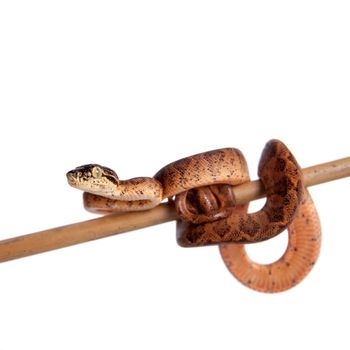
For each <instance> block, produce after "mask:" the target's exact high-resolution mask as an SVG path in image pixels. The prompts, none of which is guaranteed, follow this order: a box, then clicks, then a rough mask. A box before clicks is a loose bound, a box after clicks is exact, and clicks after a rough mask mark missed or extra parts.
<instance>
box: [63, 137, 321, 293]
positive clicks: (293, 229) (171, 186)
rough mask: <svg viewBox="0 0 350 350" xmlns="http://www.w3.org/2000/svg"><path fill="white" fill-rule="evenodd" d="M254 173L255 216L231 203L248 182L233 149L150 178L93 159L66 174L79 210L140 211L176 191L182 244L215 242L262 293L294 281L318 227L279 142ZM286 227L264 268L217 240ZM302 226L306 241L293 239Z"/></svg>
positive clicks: (254, 236)
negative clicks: (257, 183) (79, 196)
mask: <svg viewBox="0 0 350 350" xmlns="http://www.w3.org/2000/svg"><path fill="white" fill-rule="evenodd" d="M258 175H259V177H260V180H261V182H262V183H263V185H264V187H265V191H266V194H267V200H266V203H265V205H264V207H263V208H262V209H261V210H260V211H258V212H256V213H247V206H235V199H234V196H233V193H232V190H231V189H232V187H231V186H233V185H238V184H241V183H243V182H246V181H249V175H248V170H247V165H246V161H245V159H244V157H243V155H242V153H241V152H240V151H239V150H237V149H234V148H224V149H219V150H214V151H210V152H205V153H200V154H197V155H193V156H190V157H187V158H183V159H180V160H178V161H175V162H173V163H170V164H168V165H167V166H165V167H163V168H162V169H161V170H159V171H158V172H157V173H156V174H155V176H154V177H153V178H149V177H148V178H147V177H141V178H134V179H130V180H126V181H122V180H119V178H118V176H117V175H116V174H115V172H114V171H113V170H111V169H109V168H106V167H102V166H99V165H96V164H89V165H85V166H82V167H78V168H76V169H74V170H72V171H70V172H69V173H67V178H68V182H69V184H70V185H71V186H73V187H76V188H79V189H81V190H83V191H85V192H84V205H85V208H86V209H87V210H89V211H92V212H95V213H102V214H107V213H111V212H116V211H134V210H146V209H150V208H152V207H154V206H156V205H158V204H159V203H160V202H161V201H162V200H163V199H165V198H169V199H171V198H173V197H174V196H175V204H176V209H177V212H178V214H179V217H180V219H179V220H178V221H177V240H178V243H179V244H180V245H181V246H185V247H189V246H200V245H208V244H221V246H220V251H221V254H222V257H223V259H224V261H225V263H226V265H227V267H228V268H229V270H230V271H231V272H232V273H233V275H235V276H236V277H237V278H238V279H239V280H240V281H242V282H243V283H244V284H245V285H247V286H249V287H251V288H253V289H256V290H260V291H265V292H274V291H281V290H284V289H288V288H290V287H291V286H293V285H294V284H296V283H297V282H298V281H299V280H301V279H302V278H303V277H304V276H305V275H306V274H307V271H308V270H309V269H310V266H311V265H312V264H313V263H314V262H315V260H316V258H317V255H318V252H319V237H320V226H319V221H318V217H317V213H316V210H315V208H314V205H313V203H312V200H311V199H310V197H309V194H308V192H307V190H306V189H305V188H304V186H303V179H302V172H301V169H300V167H299V165H298V163H297V162H296V160H295V158H294V157H293V155H292V154H291V152H290V151H289V150H288V148H287V147H286V146H285V145H284V144H283V143H282V142H280V141H278V140H272V141H270V142H268V143H267V145H266V146H265V149H264V151H263V153H262V156H261V160H260V163H259V169H258ZM305 217H306V219H305ZM293 218H294V220H295V221H293V223H292V224H291V222H292V220H293ZM290 224H291V225H290ZM288 225H290V229H289V245H288V248H287V251H286V253H285V254H284V255H283V257H282V258H281V259H280V260H279V261H277V262H275V263H273V264H270V265H259V264H255V263H253V262H252V261H250V260H249V258H248V257H247V255H246V254H245V250H244V245H242V244H223V243H253V242H259V241H263V240H266V239H269V238H272V237H274V236H276V235H277V234H279V233H280V232H282V231H283V230H284V229H285V228H286V227H287V226H288ZM303 231H304V232H307V233H309V234H305V235H304V236H305V237H306V239H303V238H300V237H304V236H303V234H302V232H303ZM310 237H311V238H310ZM310 242H313V243H310ZM305 247H306V248H305ZM305 249H306V253H305ZM301 267H302V268H301ZM293 271H296V272H295V273H294V272H293ZM287 275H288V278H287V277H286V276H287ZM278 276H280V277H278ZM262 281H263V282H262ZM266 281H269V282H266Z"/></svg>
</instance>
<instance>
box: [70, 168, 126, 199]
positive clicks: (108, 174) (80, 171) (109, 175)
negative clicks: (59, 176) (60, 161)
mask: <svg viewBox="0 0 350 350" xmlns="http://www.w3.org/2000/svg"><path fill="white" fill-rule="evenodd" d="M67 180H68V183H69V185H70V186H72V187H74V188H77V189H79V190H82V191H85V192H89V193H93V194H97V195H100V196H109V195H110V194H111V193H113V191H115V188H116V187H117V186H118V184H119V178H118V175H117V174H116V173H115V172H114V171H113V170H112V169H109V168H107V167H105V166H101V165H98V164H86V165H82V166H79V167H77V168H75V169H73V170H71V171H69V172H68V173H67Z"/></svg>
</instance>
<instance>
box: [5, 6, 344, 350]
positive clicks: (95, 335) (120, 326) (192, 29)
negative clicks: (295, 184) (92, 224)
mask: <svg viewBox="0 0 350 350" xmlns="http://www.w3.org/2000/svg"><path fill="white" fill-rule="evenodd" d="M349 15H350V9H349V5H348V3H347V2H345V1H344V2H341V1H339V2H316V1H294V2H293V3H281V2H277V1H270V2H258V1H253V2H229V1H221V2H207V1H204V2H199V1H177V2H176V3H169V2H164V1H148V2H141V1H136V2H121V1H119V2H103V3H101V2H90V1H87V2H86V1H84V2H82V1H69V2H68V1H61V2H59V3H51V2H49V3H48V2H44V1H32V2H24V1H13V2H6V1H5V2H2V3H1V4H0V117H1V128H0V133H1V134H0V136H1V137H0V147H1V155H2V157H1V168H0V169H1V170H0V182H1V184H2V190H1V198H2V201H1V212H2V220H1V234H0V238H1V239H5V238H8V237H12V236H16V235H19V234H25V233H29V232H34V231H38V230H42V229H46V228H50V227H55V226H60V225H64V224H68V223H72V222H77V221H81V220H85V219H89V218H91V217H93V216H92V215H91V214H89V213H86V212H84V210H83V208H82V203H81V194H80V193H78V191H75V190H74V189H72V188H69V187H68V185H67V184H66V179H65V172H66V171H68V170H70V169H71V168H74V167H75V166H77V165H81V164H84V163H89V162H97V163H101V164H103V165H108V166H110V167H111V168H113V169H115V170H116V172H117V173H118V175H119V176H120V178H122V179H126V178H130V177H135V176H151V175H153V174H154V173H156V171H157V170H158V169H160V168H161V167H162V166H164V165H165V164H167V163H169V162H171V161H173V160H176V159H178V158H181V157H184V156H187V155H191V154H194V153H197V152H201V151H206V150H210V149H215V148H220V147H230V146H232V147H237V148H240V149H241V150H242V151H243V153H244V154H245V156H246V157H247V160H248V163H249V166H250V169H251V170H250V171H251V176H252V178H253V179H254V178H256V169H257V164H258V160H259V156H260V153H261V151H262V148H263V146H264V144H265V143H266V142H267V141H268V140H269V139H271V138H279V139H281V140H283V141H284V142H285V143H286V144H287V145H288V146H289V148H290V149H291V150H292V151H293V153H294V154H295V156H296V158H297V159H298V161H299V162H300V164H301V165H302V166H303V167H305V166H310V165H313V164H317V163H321V162H326V161H330V160H332V159H337V158H342V157H346V156H349V149H350V148H349V146H350V141H349V136H348V120H349V112H350V104H349V93H350V86H349V81H350V68H349V62H350V50H349V45H348V44H347V43H348V42H349V36H350V22H349V20H348V19H349ZM348 185H349V181H348V179H344V180H340V181H337V182H333V183H329V184H325V185H322V186H317V187H314V188H312V189H311V194H312V195H313V198H314V200H315V203H316V205H317V207H318V210H319V214H320V217H321V221H322V227H323V246H322V251H321V257H320V259H319V261H318V263H317V264H316V266H315V267H314V269H313V271H312V272H311V273H310V275H309V276H308V277H307V278H306V279H305V280H304V281H303V282H302V283H301V284H300V285H298V286H297V287H295V288H293V289H292V290H290V291H287V292H284V293H281V294H274V295H265V294H260V293H257V292H254V291H251V290H249V289H247V288H245V287H244V286H242V285H241V284H240V283H238V282H237V281H236V280H235V279H233V277H232V276H231V275H230V274H229V272H228V271H227V270H226V268H225V266H224V264H223V262H222V261H221V259H220V257H219V253H218V249H217V248H216V247H207V248H198V249H183V248H180V247H178V246H177V245H176V242H175V225H174V223H168V224H163V225H160V226H155V227H151V228H147V229H143V230H139V231H135V232H131V233H127V234H123V235H119V236H115V237H111V238H106V239H103V240H100V241H95V242H90V243H86V244H82V245H79V246H75V247H70V248H66V249H62V250H58V251H54V252H50V253H46V254H41V255H38V256H33V257H29V258H25V259H21V260H17V261H12V262H8V263H4V264H1V265H0V278H1V287H0V349H1V350H2V349H4V350H12V349H36V350H40V349H48V348H49V349H63V348H64V349H77V348H84V349H96V348H101V349H115V348H119V349H144V348H146V349H148V348H152V349H179V348H183V349H193V348H195V349H213V348H217V349H232V348H239V349H252V348H257V347H259V348H262V349H264V348H269V349H271V350H272V349H280V348H284V349H295V348H299V347H301V346H302V347H305V348H308V347H311V346H312V348H319V347H321V346H322V347H327V346H332V347H334V346H335V347H337V346H338V347H339V346H340V345H341V347H342V348H346V346H349V338H348V335H347V331H348V325H347V323H346V322H343V321H342V317H343V316H344V315H347V314H348V313H349V312H350V307H349V295H350V293H349V292H350V290H349V285H348V283H347V277H346V276H347V273H348V259H347V257H348V249H349V248H348V247H349V244H350V240H349V234H348V233H349V232H348V231H349V228H348V225H347V217H348V200H347V198H348V196H349V186H348ZM278 239H280V243H278V244H273V243H272V242H266V243H264V246H263V245H262V246H261V247H258V246H257V248H256V251H255V252H254V251H252V254H253V255H254V257H255V256H256V258H257V259H259V256H260V257H261V259H263V260H264V261H269V257H270V258H271V259H273V258H277V257H278V256H279V255H280V254H282V252H283V247H284V246H285V240H283V236H282V238H278ZM254 249H255V247H254V248H253V250H254ZM277 249H279V250H280V251H279V252H278V253H276V251H277Z"/></svg>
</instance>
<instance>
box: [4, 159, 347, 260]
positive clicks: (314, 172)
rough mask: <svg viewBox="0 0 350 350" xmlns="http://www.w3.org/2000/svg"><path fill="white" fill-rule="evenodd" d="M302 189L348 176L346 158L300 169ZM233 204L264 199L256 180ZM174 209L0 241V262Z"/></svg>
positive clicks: (239, 189) (160, 217) (151, 220)
mask: <svg viewBox="0 0 350 350" xmlns="http://www.w3.org/2000/svg"><path fill="white" fill-rule="evenodd" d="M303 174H304V178H305V184H306V186H313V185H317V184H321V183H324V182H328V181H332V180H337V179H340V178H344V177H348V176H350V157H348V158H344V159H339V160H335V161H332V162H329V163H324V164H319V165H315V166H312V167H309V168H305V169H303ZM234 194H235V197H236V200H237V203H239V204H242V203H247V202H249V201H252V200H255V199H258V198H262V197H264V189H263V187H262V185H261V183H260V181H259V180H257V181H252V182H248V183H246V184H243V185H239V186H236V187H234ZM176 218H177V215H176V211H175V208H174V207H173V205H171V204H160V205H159V206H157V207H156V208H153V209H151V210H147V211H143V212H130V213H123V214H111V215H106V216H103V217H100V218H98V219H93V220H88V221H83V222H79V223H76V224H71V225H67V226H62V227H57V228H53V229H49V230H45V231H40V232H35V233H31V234H28V235H24V236H18V237H14V238H10V239H5V240H2V241H0V262H4V261H8V260H13V259H18V258H22V257H25V256H29V255H34V254H38V253H43V252H47V251H50V250H53V249H59V248H63V247H68V246H71V245H74V244H78V243H83V242H87V241H91V240H95V239H98V238H103V237H108V236H111V235H115V234H118V233H123V232H127V231H132V230H137V229H140V228H143V227H148V226H152V225H158V224H161V223H165V222H168V221H172V220H176Z"/></svg>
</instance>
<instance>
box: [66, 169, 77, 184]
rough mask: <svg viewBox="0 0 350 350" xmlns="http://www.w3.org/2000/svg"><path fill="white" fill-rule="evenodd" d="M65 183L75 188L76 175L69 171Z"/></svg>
mask: <svg viewBox="0 0 350 350" xmlns="http://www.w3.org/2000/svg"><path fill="white" fill-rule="evenodd" d="M66 176H67V181H68V184H69V185H71V186H76V184H77V177H76V174H75V173H74V171H69V172H68V173H67V174H66Z"/></svg>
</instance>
